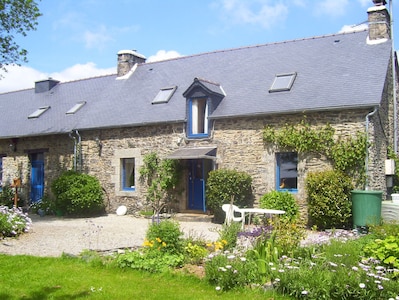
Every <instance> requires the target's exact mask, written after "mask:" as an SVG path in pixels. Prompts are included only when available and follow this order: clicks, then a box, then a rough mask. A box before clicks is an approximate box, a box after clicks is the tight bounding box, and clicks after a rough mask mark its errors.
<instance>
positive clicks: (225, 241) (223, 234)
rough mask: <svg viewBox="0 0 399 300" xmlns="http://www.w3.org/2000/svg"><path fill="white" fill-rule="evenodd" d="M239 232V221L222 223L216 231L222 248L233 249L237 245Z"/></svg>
mask: <svg viewBox="0 0 399 300" xmlns="http://www.w3.org/2000/svg"><path fill="white" fill-rule="evenodd" d="M239 232H241V222H232V223H231V224H230V225H227V224H223V226H222V228H221V229H220V230H219V231H218V233H219V241H221V243H222V245H223V249H233V248H234V247H235V246H236V245H237V237H238V233H239Z"/></svg>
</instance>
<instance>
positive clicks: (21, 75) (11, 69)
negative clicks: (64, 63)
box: [0, 65, 46, 93]
mask: <svg viewBox="0 0 399 300" xmlns="http://www.w3.org/2000/svg"><path fill="white" fill-rule="evenodd" d="M7 70H8V72H3V71H1V76H2V78H1V79H0V93H5V92H10V91H17V90H22V89H28V88H33V87H34V82H35V81H37V80H39V79H43V78H46V75H45V74H44V73H41V72H40V71H37V70H35V69H32V68H29V67H24V66H22V67H19V66H16V65H10V66H7Z"/></svg>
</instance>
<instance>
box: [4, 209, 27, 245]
mask: <svg viewBox="0 0 399 300" xmlns="http://www.w3.org/2000/svg"><path fill="white" fill-rule="evenodd" d="M31 225H32V220H31V219H30V218H29V217H28V215H27V214H25V213H23V212H22V210H21V209H20V208H9V207H8V206H0V239H2V238H5V237H15V236H18V235H20V234H22V233H24V232H28V231H29V228H30V226H31Z"/></svg>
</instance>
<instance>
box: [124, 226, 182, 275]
mask: <svg viewBox="0 0 399 300" xmlns="http://www.w3.org/2000/svg"><path fill="white" fill-rule="evenodd" d="M182 235H183V233H182V232H181V231H180V225H179V223H178V222H175V221H173V220H164V221H162V222H160V223H152V224H151V225H150V226H149V227H148V230H147V233H146V239H145V241H144V243H143V248H141V249H138V250H135V251H129V252H127V253H124V254H121V255H119V256H118V258H117V265H118V266H119V267H121V268H132V269H139V270H145V271H148V272H163V271H165V270H168V269H169V268H171V267H179V266H182V265H183V263H184V261H185V257H184V247H183V239H182Z"/></svg>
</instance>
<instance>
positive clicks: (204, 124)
mask: <svg viewBox="0 0 399 300" xmlns="http://www.w3.org/2000/svg"><path fill="white" fill-rule="evenodd" d="M206 102H207V101H206V99H193V100H192V104H191V118H192V119H191V133H192V134H206V133H208V107H207V103H206Z"/></svg>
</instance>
